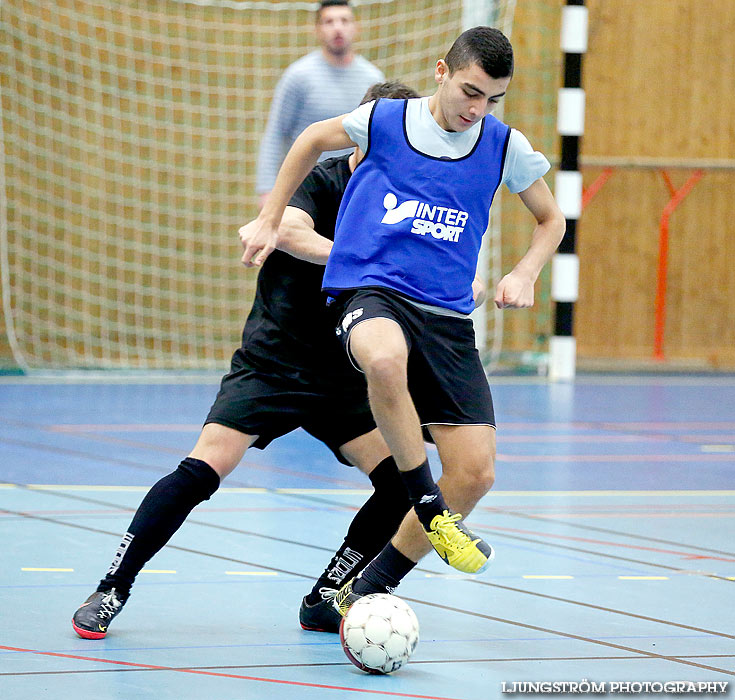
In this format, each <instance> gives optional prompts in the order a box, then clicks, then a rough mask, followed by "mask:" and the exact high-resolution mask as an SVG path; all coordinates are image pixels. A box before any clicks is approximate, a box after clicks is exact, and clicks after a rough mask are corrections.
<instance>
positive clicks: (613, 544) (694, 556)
mask: <svg viewBox="0 0 735 700" xmlns="http://www.w3.org/2000/svg"><path fill="white" fill-rule="evenodd" d="M482 527H484V528H486V529H487V530H492V531H493V532H498V533H500V532H512V533H514V534H521V535H534V536H536V537H547V538H549V539H556V540H567V541H569V542H584V543H586V544H599V545H604V546H607V547H619V548H622V549H638V550H641V551H644V552H656V553H657V554H673V555H675V556H678V557H681V558H682V559H689V560H691V559H712V560H713V561H726V562H735V557H732V558H731V557H713V556H709V555H702V554H691V553H689V552H680V551H676V550H671V549H659V548H657V547H644V546H643V545H639V544H627V543H625V542H609V541H605V540H593V539H590V538H588V537H573V536H571V535H560V534H556V533H551V532H538V531H534V530H519V529H517V528H512V527H499V526H496V525H483V526H482Z"/></svg>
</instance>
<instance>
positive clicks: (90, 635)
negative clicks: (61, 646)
mask: <svg viewBox="0 0 735 700" xmlns="http://www.w3.org/2000/svg"><path fill="white" fill-rule="evenodd" d="M71 626H72V627H73V628H74V631H75V632H76V633H77V634H78V635H79V636H80V637H81V638H82V639H104V638H105V637H106V636H107V632H92V630H85V629H82V628H81V627H77V626H76V624H74V620H72V621H71Z"/></svg>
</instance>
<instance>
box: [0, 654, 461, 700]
mask: <svg viewBox="0 0 735 700" xmlns="http://www.w3.org/2000/svg"><path fill="white" fill-rule="evenodd" d="M0 649H5V650H6V651H16V652H21V653H26V654H37V655H39V656H53V657H56V658H62V659H74V660H79V661H94V662H96V663H100V664H113V665H116V666H127V667H133V668H137V669H145V670H155V671H175V672H176V673H192V674H195V675H202V676H215V677H219V678H235V679H238V680H246V681H257V682H259V683H275V684H278V685H290V686H298V687H301V688H322V689H324V690H346V691H349V692H352V693H366V694H369V695H382V696H390V697H397V698H419V699H420V700H459V698H448V697H443V696H439V695H417V694H415V693H396V692H391V691H388V690H368V689H367V688H349V687H347V686H340V685H326V684H324V683H306V682H304V681H287V680H283V679H279V678H261V677H258V676H242V675H239V674H234V673H215V672H214V671H208V670H204V669H197V668H177V667H175V666H155V665H153V664H141V663H134V662H132V661H119V660H116V659H100V658H98V657H94V656H81V655H78V654H61V653H59V652H55V651H40V650H38V649H23V648H21V647H9V646H4V645H0ZM344 665H345V666H349V665H350V664H349V662H345V663H344Z"/></svg>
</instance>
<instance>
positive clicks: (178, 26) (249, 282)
mask: <svg viewBox="0 0 735 700" xmlns="http://www.w3.org/2000/svg"><path fill="white" fill-rule="evenodd" d="M515 4H516V3H515V2H512V1H511V0H503V1H502V2H500V3H496V2H490V1H488V2H483V0H477V1H476V2H475V3H471V2H470V3H468V2H464V3H463V2H461V0H395V1H391V0H363V1H362V2H359V1H357V2H353V5H354V6H355V8H356V14H357V16H358V19H359V21H360V25H361V33H360V36H359V40H358V44H357V50H358V51H359V53H361V54H362V55H364V56H365V57H366V58H368V59H369V60H370V61H372V62H374V63H375V64H376V65H378V66H379V67H380V68H381V69H382V70H383V72H384V73H385V74H386V76H387V77H388V78H389V79H398V80H402V81H403V82H406V83H408V84H409V85H412V86H413V87H415V88H416V89H418V90H419V91H420V92H421V93H422V94H429V93H430V92H431V90H432V88H433V81H432V72H431V69H430V68H431V66H432V65H433V62H434V61H435V60H436V59H437V58H438V57H440V56H441V55H443V53H444V52H445V51H446V50H447V49H448V47H449V46H450V45H451V43H452V41H453V40H454V38H455V37H456V36H457V35H458V33H459V32H460V31H461V29H462V28H463V24H464V23H465V22H467V21H468V18H472V19H473V20H474V19H476V18H477V13H478V8H479V7H480V6H483V7H485V8H487V11H488V12H489V13H491V14H492V17H489V18H488V19H487V20H486V21H487V22H495V23H496V24H497V26H499V27H502V28H505V29H506V30H507V29H508V28H509V27H510V24H508V22H509V21H510V19H511V18H512V12H510V13H509V12H508V11H507V10H512V7H513V5H515ZM524 5H525V9H524V12H522V13H521V12H519V11H518V10H520V9H521V7H523V6H524ZM552 5H553V6H554V9H548V8H549V7H550V6H552ZM518 6H519V7H518V10H517V11H516V22H515V31H514V35H517V36H518V40H517V41H514V43H515V45H516V47H517V55H518V65H519V68H518V75H519V77H517V78H515V79H514V91H515V92H517V93H518V92H521V91H525V90H527V89H528V90H531V91H532V93H533V94H530V93H529V94H528V95H526V94H524V95H522V96H519V97H518V98H516V99H515V101H513V100H512V99H510V98H509V101H508V104H507V106H506V114H505V118H506V120H508V121H509V122H510V123H512V124H513V125H515V126H518V127H519V128H521V129H522V130H523V131H524V132H525V133H526V134H527V135H528V136H529V137H530V138H531V140H532V142H534V144H535V145H536V147H537V148H540V149H541V150H545V152H546V153H547V154H549V153H551V152H552V151H553V149H554V145H555V144H554V139H553V135H552V136H551V138H550V134H549V133H547V131H548V129H547V127H548V124H547V121H548V119H549V118H550V119H551V123H552V127H553V115H550V112H555V110H554V103H553V95H554V91H555V87H556V80H557V78H556V76H557V74H558V59H557V56H556V54H557V53H558V50H557V49H556V46H557V45H558V42H557V39H556V37H557V36H558V26H557V22H558V19H557V17H556V15H557V14H558V8H557V7H556V3H548V2H544V1H543V0H533V1H530V0H525V2H524V0H518ZM468 7H469V8H470V9H469V10H468ZM533 8H536V9H535V10H533ZM315 9H316V3H314V2H273V1H265V0H262V1H257V2H248V1H244V0H243V1H240V0H188V1H187V0H127V1H126V2H119V1H118V0H54V2H40V0H3V2H2V3H1V4H0V51H1V52H2V54H1V56H0V60H1V61H2V65H1V66H0V90H1V92H2V94H1V98H2V121H1V122H0V126H1V127H2V133H1V134H0V148H1V149H2V150H1V151H0V273H1V274H2V302H3V303H2V311H0V320H1V322H2V327H3V333H2V335H0V367H3V366H4V367H6V368H7V367H13V366H15V367H20V368H22V369H33V368H148V369H163V368H180V369H184V368H218V369H221V368H224V367H225V366H226V364H227V361H228V360H229V357H230V354H231V352H232V350H233V348H234V347H235V346H236V344H237V343H238V338H239V333H240V330H241V328H242V324H243V322H244V320H245V318H246V316H247V313H248V310H249V308H250V304H251V301H252V297H253V292H254V283H255V274H256V273H255V272H253V271H249V270H246V269H245V268H243V267H242V265H240V263H239V257H240V244H239V240H238V237H237V229H238V228H239V227H240V226H241V225H242V224H243V223H245V222H246V221H248V220H249V219H251V218H253V217H254V216H255V214H256V213H257V208H256V199H257V198H256V195H255V193H254V179H255V167H256V156H257V152H258V147H259V143H260V139H261V136H262V133H263V130H264V126H265V120H266V117H267V114H268V108H269V105H270V99H271V96H272V91H273V87H274V86H275V83H276V81H277V80H278V78H279V76H280V75H281V73H282V72H283V70H284V69H285V68H286V67H287V66H288V65H289V64H290V63H291V62H293V61H294V60H296V59H297V58H299V57H300V56H303V55H304V54H305V53H307V52H308V51H310V50H312V49H314V48H315V47H316V43H315V37H314V31H313V25H314V12H315ZM519 15H522V16H523V17H526V16H527V17H528V19H529V25H528V26H529V27H533V32H534V35H533V36H530V35H528V36H524V34H523V32H525V31H526V29H527V27H522V26H519V22H518V19H519ZM534 23H536V24H535V25H534ZM547 33H548V36H549V37H551V41H550V42H548V41H546V40H545V39H544V37H545V36H546V34H547ZM514 38H515V36H514ZM545 42H546V43H545ZM542 44H543V45H544V46H545V48H544V47H542ZM546 44H548V46H546ZM524 52H525V53H524ZM523 76H525V77H523ZM534 76H535V77H534ZM534 79H535V80H537V81H539V82H538V84H536V83H525V82H524V81H527V80H534ZM519 83H520V85H521V87H520V88H519V87H518V84H519ZM542 111H543V116H542ZM552 132H553V128H552ZM502 212H503V222H502V228H503V229H504V228H505V226H506V224H505V219H506V217H508V221H509V222H510V224H509V226H510V227H511V228H512V227H514V226H515V224H514V223H513V221H514V219H513V217H515V216H516V214H515V213H514V212H513V210H512V207H510V206H506V204H505V203H503V204H502ZM506 212H507V213H506ZM521 228H522V229H523V232H524V234H525V238H524V241H523V242H524V243H525V244H527V241H528V232H529V224H528V222H525V223H524V224H523V226H522V227H521ZM499 231H500V228H498V232H499ZM513 235H514V234H511V237H510V238H506V237H505V236H503V237H502V238H497V237H496V238H495V241H496V245H499V241H500V240H502V241H503V243H502V250H501V258H502V265H501V267H505V268H506V271H507V266H508V264H510V260H511V259H512V257H513V256H514V255H515V254H516V250H515V248H516V244H515V243H514V242H513V238H512V237H513ZM491 257H494V258H497V256H491ZM506 260H507V261H508V262H506ZM487 274H488V275H489V276H490V275H492V276H494V275H495V274H496V272H493V271H491V270H490V268H489V262H488V268H487ZM494 281H497V279H495V280H494ZM490 283H491V285H492V283H493V279H492V277H491V278H490ZM543 303H544V302H543V298H542V300H541V304H542V305H543ZM539 308H540V309H542V310H541V311H537V312H535V313H534V314H529V315H528V316H529V320H526V321H523V322H522V323H521V325H520V326H519V327H518V328H516V329H511V332H512V333H514V334H516V335H517V337H516V338H514V340H513V343H518V344H520V346H521V347H529V345H528V342H529V340H530V341H531V343H533V342H536V341H535V340H534V335H539V333H541V331H540V330H539V329H540V328H542V327H544V320H543V315H544V314H547V315H548V314H549V313H550V312H549V310H548V308H546V309H543V307H542V306H539ZM524 324H527V325H528V327H524ZM487 330H488V342H487V345H488V346H491V345H492V341H491V339H492V338H493V337H494V336H498V337H499V338H500V337H501V336H502V337H505V336H507V334H508V326H507V323H506V329H505V332H502V331H501V329H499V328H496V327H495V318H494V314H492V313H488V319H487ZM547 330H548V329H544V330H543V332H544V333H546V332H547ZM541 334H542V333H541ZM502 343H503V347H507V348H508V349H512V347H513V343H510V344H508V343H506V340H505V339H503V340H502ZM496 347H498V348H499V347H500V342H499V341H497V342H496Z"/></svg>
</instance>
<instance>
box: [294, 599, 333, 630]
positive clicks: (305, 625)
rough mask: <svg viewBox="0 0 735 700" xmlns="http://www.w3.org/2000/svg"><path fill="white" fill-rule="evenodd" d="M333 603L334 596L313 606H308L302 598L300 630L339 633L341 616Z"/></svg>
mask: <svg viewBox="0 0 735 700" xmlns="http://www.w3.org/2000/svg"><path fill="white" fill-rule="evenodd" d="M335 593H336V591H335ZM333 601H334V595H331V596H329V597H328V598H324V599H323V600H320V601H319V602H318V603H314V605H309V604H308V603H307V602H306V596H304V599H303V600H302V601H301V607H300V608H299V622H300V623H301V628H302V629H305V630H309V631H311V632H335V633H336V632H339V623H340V621H341V620H342V616H341V615H340V614H339V613H338V612H337V610H336V609H335V608H334V603H333Z"/></svg>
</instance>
